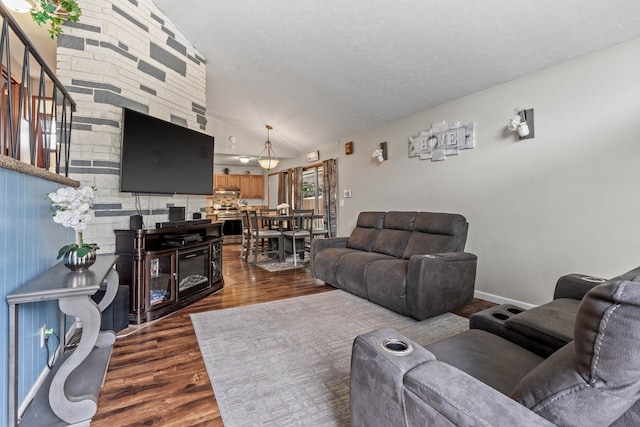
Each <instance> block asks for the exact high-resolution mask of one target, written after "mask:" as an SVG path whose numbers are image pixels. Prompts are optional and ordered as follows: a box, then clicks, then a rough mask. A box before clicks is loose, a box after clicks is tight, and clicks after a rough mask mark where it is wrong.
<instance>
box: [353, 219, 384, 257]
mask: <svg viewBox="0 0 640 427" xmlns="http://www.w3.org/2000/svg"><path fill="white" fill-rule="evenodd" d="M384 217H385V213H384V212H360V215H358V221H357V222H356V228H354V229H353V231H352V232H351V235H350V236H349V240H347V247H348V248H351V249H358V250H361V251H367V252H369V251H370V250H371V247H372V246H373V243H374V242H375V241H376V237H378V233H379V232H380V229H382V226H383V224H384Z"/></svg>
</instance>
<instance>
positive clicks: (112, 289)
mask: <svg viewBox="0 0 640 427" xmlns="http://www.w3.org/2000/svg"><path fill="white" fill-rule="evenodd" d="M104 281H105V282H106V283H107V289H106V290H105V292H104V296H103V297H102V299H101V300H100V302H99V303H98V309H99V310H100V319H102V312H103V311H105V310H106V308H107V307H109V304H111V303H112V302H113V300H114V299H115V297H116V294H117V293H118V285H119V284H120V276H118V272H117V271H116V270H114V269H111V271H109V273H108V274H107V277H106V278H105V280H104ZM99 326H100V325H99V324H98V328H99ZM115 342H116V335H115V334H114V333H113V332H112V331H102V332H100V333H99V335H98V340H97V341H96V343H95V346H96V347H107V346H111V345H113V343H115Z"/></svg>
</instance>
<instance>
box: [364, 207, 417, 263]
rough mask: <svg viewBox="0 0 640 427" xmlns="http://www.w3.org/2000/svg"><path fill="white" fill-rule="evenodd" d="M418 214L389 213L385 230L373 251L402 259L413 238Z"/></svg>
mask: <svg viewBox="0 0 640 427" xmlns="http://www.w3.org/2000/svg"><path fill="white" fill-rule="evenodd" d="M416 214H417V212H387V214H386V215H385V217H384V228H383V229H382V230H380V232H379V233H378V236H377V237H376V241H375V242H374V244H373V246H372V247H371V250H372V251H374V252H379V253H381V254H387V255H391V256H392V257H396V258H402V254H403V252H404V248H405V246H406V245H407V241H408V240H409V237H410V236H411V233H412V230H413V225H414V220H415V218H416Z"/></svg>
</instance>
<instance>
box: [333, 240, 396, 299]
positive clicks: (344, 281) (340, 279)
mask: <svg viewBox="0 0 640 427" xmlns="http://www.w3.org/2000/svg"><path fill="white" fill-rule="evenodd" d="M381 259H393V258H392V257H390V256H389V255H384V254H379V253H377V252H363V251H353V252H351V253H347V254H344V255H343V256H341V257H340V259H338V262H337V263H336V282H337V286H338V287H339V288H341V289H344V290H345V291H349V292H351V293H352V294H355V295H358V296H359V297H362V298H367V290H366V288H365V284H364V283H365V275H366V272H367V269H368V268H369V265H370V264H371V263H373V262H375V261H378V260H381Z"/></svg>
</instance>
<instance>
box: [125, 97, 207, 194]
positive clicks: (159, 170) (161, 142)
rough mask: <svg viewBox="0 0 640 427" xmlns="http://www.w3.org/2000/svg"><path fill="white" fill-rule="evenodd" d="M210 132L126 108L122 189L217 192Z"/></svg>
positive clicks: (145, 191)
mask: <svg viewBox="0 0 640 427" xmlns="http://www.w3.org/2000/svg"><path fill="white" fill-rule="evenodd" d="M213 145H214V140H213V137H212V136H210V135H205V134H204V133H200V132H196V131H193V130H191V129H187V128H185V127H182V126H179V125H176V124H173V123H169V122H166V121H164V120H160V119H156V118H155V117H151V116H148V115H146V114H142V113H139V112H137V111H133V110H130V109H128V108H124V109H123V124H122V155H121V162H120V191H121V192H131V193H164V194H213Z"/></svg>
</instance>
